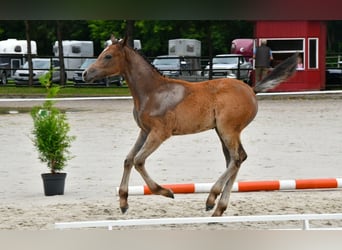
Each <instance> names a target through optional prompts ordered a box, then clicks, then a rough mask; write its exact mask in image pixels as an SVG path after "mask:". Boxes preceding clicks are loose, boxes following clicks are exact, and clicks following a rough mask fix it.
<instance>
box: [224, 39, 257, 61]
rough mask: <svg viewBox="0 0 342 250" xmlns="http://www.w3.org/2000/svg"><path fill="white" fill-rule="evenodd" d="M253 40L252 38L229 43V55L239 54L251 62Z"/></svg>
mask: <svg viewBox="0 0 342 250" xmlns="http://www.w3.org/2000/svg"><path fill="white" fill-rule="evenodd" d="M253 48H254V39H252V38H238V39H234V40H233V41H232V43H231V48H230V53H231V54H241V55H243V56H244V57H245V59H246V61H249V62H251V60H252V58H253Z"/></svg>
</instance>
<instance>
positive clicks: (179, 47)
mask: <svg viewBox="0 0 342 250" xmlns="http://www.w3.org/2000/svg"><path fill="white" fill-rule="evenodd" d="M168 55H169V56H170V57H171V56H176V57H181V58H182V63H181V66H182V71H181V75H198V76H199V75H201V62H200V58H201V41H199V40H196V39H186V38H178V39H171V40H169V48H168Z"/></svg>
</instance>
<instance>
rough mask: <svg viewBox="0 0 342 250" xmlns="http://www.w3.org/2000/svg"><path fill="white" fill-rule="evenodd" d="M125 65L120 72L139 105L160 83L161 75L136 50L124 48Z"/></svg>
mask: <svg viewBox="0 0 342 250" xmlns="http://www.w3.org/2000/svg"><path fill="white" fill-rule="evenodd" d="M125 57H126V65H125V70H124V72H122V75H123V77H124V78H125V80H126V82H127V85H128V87H129V88H130V91H131V94H132V97H133V99H134V103H135V105H136V106H138V107H140V106H141V105H143V103H144V102H145V101H146V100H147V99H148V98H149V95H150V94H151V93H153V90H156V89H157V88H158V87H159V86H160V85H161V84H162V79H163V77H162V76H161V75H160V73H159V72H157V71H156V69H154V68H153V67H152V65H151V64H150V63H149V62H147V61H146V60H145V59H144V58H143V57H142V56H141V55H139V54H138V52H136V51H134V50H132V49H131V48H128V47H126V48H125Z"/></svg>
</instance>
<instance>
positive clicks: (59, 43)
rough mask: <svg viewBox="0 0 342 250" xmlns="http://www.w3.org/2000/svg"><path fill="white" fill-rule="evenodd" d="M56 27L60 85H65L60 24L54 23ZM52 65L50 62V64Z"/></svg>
mask: <svg viewBox="0 0 342 250" xmlns="http://www.w3.org/2000/svg"><path fill="white" fill-rule="evenodd" d="M56 24H57V25H56V26H57V41H58V58H59V66H60V71H59V72H60V83H61V84H62V85H65V82H66V79H65V65H64V52H63V41H62V22H61V21H56ZM51 65H52V62H51Z"/></svg>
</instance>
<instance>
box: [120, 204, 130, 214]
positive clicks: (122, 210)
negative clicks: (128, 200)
mask: <svg viewBox="0 0 342 250" xmlns="http://www.w3.org/2000/svg"><path fill="white" fill-rule="evenodd" d="M120 210H121V213H123V214H124V213H126V212H127V210H128V206H127V207H120Z"/></svg>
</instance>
